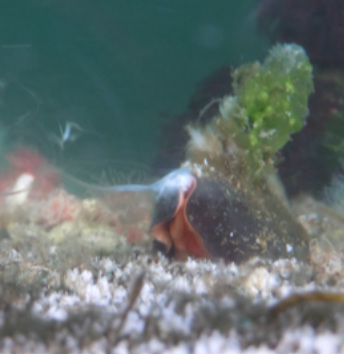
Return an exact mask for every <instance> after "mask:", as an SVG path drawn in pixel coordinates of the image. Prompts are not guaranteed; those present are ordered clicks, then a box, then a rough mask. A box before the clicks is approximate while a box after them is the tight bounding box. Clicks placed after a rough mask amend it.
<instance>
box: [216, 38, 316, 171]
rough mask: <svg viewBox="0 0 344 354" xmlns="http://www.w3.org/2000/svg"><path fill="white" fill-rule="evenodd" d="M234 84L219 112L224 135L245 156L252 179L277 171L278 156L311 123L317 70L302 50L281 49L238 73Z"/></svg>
mask: <svg viewBox="0 0 344 354" xmlns="http://www.w3.org/2000/svg"><path fill="white" fill-rule="evenodd" d="M233 79H234V83H233V87H234V96H228V97H225V98H224V100H223V102H222V105H221V108H220V114H221V115H222V117H221V118H222V119H224V120H225V121H226V123H225V122H223V123H224V125H227V127H226V128H227V129H225V130H227V131H228V130H229V129H230V130H231V131H232V132H234V134H232V137H233V138H234V140H235V142H236V143H237V145H238V146H240V147H241V148H242V149H244V150H245V151H246V155H247V157H248V158H249V161H248V163H249V165H250V167H251V168H250V170H251V171H250V172H251V173H252V172H253V173H254V174H256V173H259V172H261V171H262V170H264V171H266V170H269V169H270V170H272V169H273V166H274V163H275V155H276V153H277V152H278V151H279V150H280V149H281V148H282V147H283V146H284V145H285V144H286V143H287V142H288V140H290V137H291V134H293V133H295V132H298V131H300V130H301V129H302V127H303V126H304V125H305V123H306V117H307V114H308V97H309V95H310V94H311V93H312V92H313V76H312V65H311V64H310V62H309V59H308V57H307V54H306V53H305V51H304V50H303V48H302V47H301V46H299V45H297V44H284V45H281V44H278V45H276V46H275V47H273V48H272V49H271V51H270V53H269V55H268V56H267V58H266V59H265V61H264V62H263V63H262V64H260V63H258V62H256V63H254V64H251V65H244V66H242V67H240V68H238V69H237V70H236V71H235V72H234V74H233ZM229 121H230V123H229ZM228 124H230V128H229V126H228Z"/></svg>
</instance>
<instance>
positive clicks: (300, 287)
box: [0, 200, 344, 354]
mask: <svg viewBox="0 0 344 354" xmlns="http://www.w3.org/2000/svg"><path fill="white" fill-rule="evenodd" d="M307 203H308V204H307ZM295 210H297V211H298V213H299V218H300V220H301V222H302V223H303V224H304V225H305V227H308V230H309V232H310V233H311V234H312V237H313V241H312V242H311V258H310V259H308V260H304V261H298V260H296V259H279V260H275V261H271V260H265V259H261V258H256V259H251V260H250V261H249V262H247V263H245V264H242V265H236V264H234V263H228V264H225V263H224V262H222V261H221V260H195V259H191V258H190V259H188V260H187V261H185V262H177V261H174V260H170V259H167V258H166V257H164V256H163V255H161V254H154V253H152V251H151V243H150V242H144V240H145V237H143V241H142V243H141V244H139V245H136V244H135V245H131V246H130V245H128V244H127V242H126V239H123V237H122V236H120V235H118V234H116V233H115V232H114V231H113V229H111V228H109V226H108V225H106V226H105V225H102V224H100V223H99V222H97V221H94V222H92V223H85V222H83V221H82V218H81V219H80V220H78V221H77V222H74V223H73V222H63V223H61V224H59V225H57V226H54V227H52V226H49V228H47V226H46V225H45V226H44V225H42V223H38V222H35V220H36V221H37V219H34V218H26V217H23V215H25V210H24V211H22V212H21V213H16V214H15V216H14V215H12V216H11V217H9V215H7V218H8V220H7V221H6V222H5V219H4V220H3V221H2V223H3V231H2V234H1V236H2V240H1V249H0V353H112V354H126V353H134V354H135V353H137V354H144V353H174V354H184V353H197V354H217V353H221V354H223V353H231V354H234V353H252V354H253V353H264V354H265V353H267V354H272V353H286V354H287V353H288V354H291V353H302V354H307V353H310V354H316V353H324V354H325V353H326V354H332V353H342V352H343V353H344V340H343V338H344V295H342V288H343V285H344V273H343V264H344V263H343V261H344V256H343V254H342V253H341V246H340V243H339V242H337V241H338V240H334V239H330V237H329V235H334V234H336V233H335V230H340V228H341V226H342V225H341V223H340V220H338V218H337V217H335V215H333V214H331V213H327V212H326V208H322V207H321V206H319V205H318V204H317V203H315V202H314V201H309V200H307V201H305V200H304V201H300V202H299V203H298V204H297V205H295ZM3 218H4V217H3ZM9 220H10V221H9ZM56 227H58V229H56ZM142 227H143V228H144V227H146V225H143V226H142ZM76 230H77V231H76ZM56 235H59V236H60V237H57V236H56ZM61 235H62V236H63V237H62V236H61ZM146 236H147V235H146ZM56 240H58V242H57V241H56ZM85 240H86V241H85ZM109 240H111V242H110V241H109ZM336 242H337V243H336ZM105 249H106V250H107V251H106V252H105V251H104V250H105Z"/></svg>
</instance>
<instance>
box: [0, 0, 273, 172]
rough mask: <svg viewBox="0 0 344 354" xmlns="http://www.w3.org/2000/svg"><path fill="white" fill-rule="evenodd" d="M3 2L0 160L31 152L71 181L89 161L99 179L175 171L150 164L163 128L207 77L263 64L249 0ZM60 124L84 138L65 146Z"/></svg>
mask: <svg viewBox="0 0 344 354" xmlns="http://www.w3.org/2000/svg"><path fill="white" fill-rule="evenodd" d="M1 4H2V5H1V11H0V124H1V131H2V144H3V146H2V150H3V151H4V152H6V151H7V150H11V149H13V145H24V146H30V147H34V148H38V150H39V151H40V152H41V153H43V154H44V155H45V156H46V157H48V158H49V159H51V160H52V161H53V162H54V163H55V164H59V165H61V166H62V167H64V168H66V169H67V170H68V171H71V170H72V171H73V172H75V171H76V170H78V169H79V170H82V169H85V168H87V169H89V166H90V164H91V165H92V164H95V163H96V169H98V170H99V171H100V170H101V169H102V168H104V167H106V166H108V165H109V164H110V165H112V166H115V167H116V166H118V163H119V162H120V163H121V165H126V164H129V165H130V168H131V169H132V168H133V167H132V166H133V165H135V164H136V163H140V164H141V165H142V166H146V167H147V166H150V165H154V166H158V167H161V168H166V167H170V166H168V165H166V163H165V161H166V156H165V157H164V158H163V159H162V161H161V160H160V162H161V163H159V162H158V163H156V155H157V153H159V149H160V142H161V139H165V137H166V134H167V135H168V134H169V132H167V131H166V122H167V123H170V122H169V121H171V120H172V121H173V119H174V116H173V115H177V114H179V113H181V112H183V111H185V110H186V108H187V105H188V101H189V99H190V97H191V96H192V94H193V92H194V91H195V88H196V86H197V85H198V84H199V83H200V82H201V81H202V80H204V78H206V77H207V76H209V75H210V74H211V73H213V72H215V71H217V70H218V69H219V68H221V67H230V66H239V65H240V64H242V63H246V62H251V61H253V60H258V59H261V58H262V57H264V56H265V55H266V53H267V50H268V48H269V46H270V44H269V43H268V41H267V39H266V38H265V37H263V36H261V35H259V34H258V32H257V28H256V21H255V12H256V9H257V7H256V1H253V0H246V1H228V2H222V1H216V2H210V1H205V0H198V1H195V0H186V1H178V0H174V1H166V0H150V1H144V2H143V1H135V0H130V1H125V2H124V1H107V0H104V1H97V2H95V1H90V0H83V1H77V0H75V1H53V0H44V1H41V0H33V1H21V0H19V1H16V2H13V1H2V2H1ZM225 75H228V89H230V72H229V70H227V71H226V74H225ZM187 121H188V119H185V120H184V122H183V124H182V126H183V125H185V124H186V123H187ZM67 122H73V123H75V124H77V125H78V126H79V127H80V128H81V134H78V138H77V139H76V140H75V141H72V139H70V140H68V141H67V142H66V144H64V145H63V146H61V144H59V143H58V141H57V139H56V138H57V137H61V132H60V130H62V131H63V130H64V129H65V125H66V123H67ZM164 129H165V131H164ZM178 129H179V127H178ZM180 130H183V128H182V127H181V129H180ZM79 133H80V132H79ZM178 143H179V142H178V140H177V141H176V145H177V144H178ZM176 149H177V150H178V149H179V150H183V149H184V146H176ZM167 159H168V157H167ZM82 164H84V165H82ZM175 164H176V162H175V161H173V163H172V166H173V165H175ZM80 166H81V167H80ZM86 166H87V167H86ZM92 166H93V167H92V168H94V165H92ZM175 167H177V166H175ZM117 168H118V167H117Z"/></svg>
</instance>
